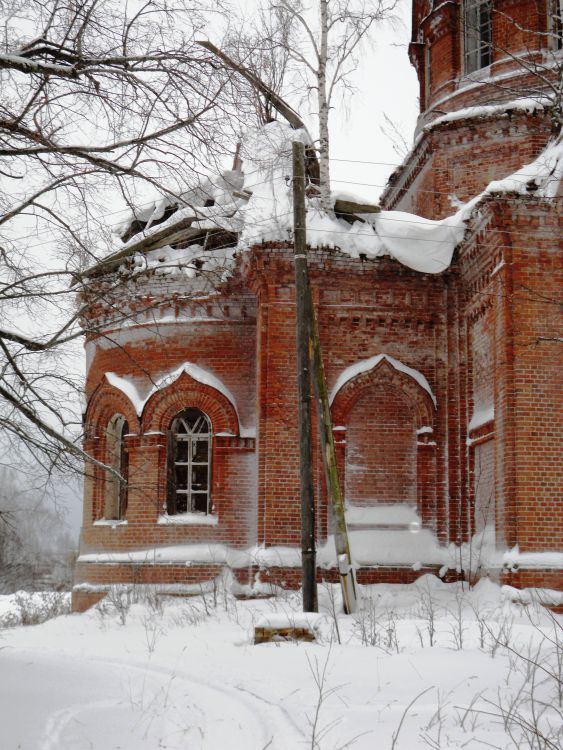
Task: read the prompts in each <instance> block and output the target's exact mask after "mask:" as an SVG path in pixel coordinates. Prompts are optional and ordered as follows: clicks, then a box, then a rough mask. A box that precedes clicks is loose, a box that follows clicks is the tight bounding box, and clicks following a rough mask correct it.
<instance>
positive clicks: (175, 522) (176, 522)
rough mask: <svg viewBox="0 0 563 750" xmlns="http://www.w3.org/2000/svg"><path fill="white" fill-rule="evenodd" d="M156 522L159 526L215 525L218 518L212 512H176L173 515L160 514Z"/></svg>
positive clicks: (217, 522)
mask: <svg viewBox="0 0 563 750" xmlns="http://www.w3.org/2000/svg"><path fill="white" fill-rule="evenodd" d="M157 523H158V524H159V525H160V526H217V525H218V524H219V519H218V517H217V516H215V515H213V514H209V515H204V514H203V513H178V514H177V515H175V516H169V515H167V514H164V515H161V516H159V517H158V521H157Z"/></svg>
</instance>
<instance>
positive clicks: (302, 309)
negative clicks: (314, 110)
mask: <svg viewBox="0 0 563 750" xmlns="http://www.w3.org/2000/svg"><path fill="white" fill-rule="evenodd" d="M293 235H294V241H293V242H294V258H295V300H296V316H297V325H296V328H297V381H298V392H299V480H300V488H301V555H302V566H303V573H302V580H303V611H304V612H316V611H317V582H316V573H317V565H316V555H315V496H314V492H313V455H312V447H311V375H310V359H309V339H310V329H311V326H310V319H309V316H310V311H311V304H310V302H309V296H310V290H309V275H308V268H307V232H306V216H305V148H304V146H303V144H302V143H293Z"/></svg>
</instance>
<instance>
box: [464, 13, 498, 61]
mask: <svg viewBox="0 0 563 750" xmlns="http://www.w3.org/2000/svg"><path fill="white" fill-rule="evenodd" d="M491 7H492V4H491V0H465V3H464V6H463V56H464V65H463V71H464V73H474V72H475V71H476V70H480V69H481V68H485V67H487V65H490V64H491V62H492V59H493V56H492V24H491Z"/></svg>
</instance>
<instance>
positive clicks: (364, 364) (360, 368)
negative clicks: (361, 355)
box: [329, 354, 437, 406]
mask: <svg viewBox="0 0 563 750" xmlns="http://www.w3.org/2000/svg"><path fill="white" fill-rule="evenodd" d="M382 360H386V361H387V362H388V363H389V364H390V365H391V366H392V367H394V368H395V370H398V371H399V372H403V373H405V375H408V376H409V377H411V378H412V379H413V380H415V381H416V382H417V383H418V384H419V386H420V387H421V388H423V389H424V390H425V391H426V392H427V393H428V395H429V396H430V398H431V399H432V403H433V404H434V406H436V404H437V402H436V396H435V395H434V393H433V391H432V388H431V387H430V383H429V382H428V380H427V379H426V378H425V376H424V375H423V374H422V373H421V372H419V371H418V370H415V369H414V367H409V366H408V365H405V364H404V363H403V362H401V361H400V360H398V359H395V358H394V357H391V356H390V355H389V354H377V355H376V356H375V357H370V358H369V359H361V360H360V361H359V362H355V363H354V364H353V365H350V367H347V368H346V369H345V370H343V371H342V372H341V373H340V375H339V376H338V378H337V380H336V383H335V384H334V386H333V388H332V390H331V392H330V397H329V400H330V403H331V404H332V403H333V401H334V399H335V398H336V395H337V393H338V391H340V389H341V388H343V387H344V386H345V385H346V383H348V382H349V381H350V380H353V379H354V378H355V377H357V376H358V375H361V374H362V373H364V372H369V371H370V370H373V368H374V367H375V366H376V365H378V364H379V363H380V362H381V361H382Z"/></svg>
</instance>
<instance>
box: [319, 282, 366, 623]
mask: <svg viewBox="0 0 563 750" xmlns="http://www.w3.org/2000/svg"><path fill="white" fill-rule="evenodd" d="M308 302H309V306H310V312H309V319H310V321H311V324H310V325H311V338H310V358H311V370H312V373H313V386H314V389H315V399H316V402H317V418H318V422H319V435H320V440H321V446H322V454H323V466H324V471H325V479H326V489H327V492H328V497H329V501H330V505H331V507H332V514H333V521H334V546H335V549H336V561H337V565H338V574H339V576H340V586H341V588H342V600H343V603H344V611H345V612H346V614H347V615H351V614H352V613H353V612H355V611H356V609H357V593H356V574H355V572H354V567H353V565H352V555H351V552H350V540H349V537H348V528H347V526H346V516H345V512H344V495H343V494H342V487H341V485H340V477H339V475H338V464H337V462H336V449H335V447H334V433H333V431H332V415H331V413H330V402H329V399H328V388H327V385H326V377H325V371H324V365H323V357H322V350H321V341H320V338H319V328H318V325H317V316H316V314H315V308H314V305H313V298H312V295H311V290H310V288H309V293H308Z"/></svg>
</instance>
